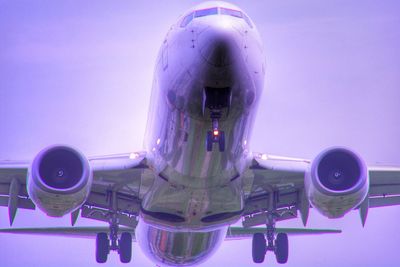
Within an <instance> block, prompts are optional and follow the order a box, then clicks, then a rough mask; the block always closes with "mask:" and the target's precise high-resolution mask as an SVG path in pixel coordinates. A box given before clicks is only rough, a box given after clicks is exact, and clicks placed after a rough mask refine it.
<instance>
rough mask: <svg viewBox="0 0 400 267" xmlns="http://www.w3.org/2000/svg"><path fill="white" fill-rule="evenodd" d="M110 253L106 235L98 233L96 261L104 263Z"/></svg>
mask: <svg viewBox="0 0 400 267" xmlns="http://www.w3.org/2000/svg"><path fill="white" fill-rule="evenodd" d="M109 253H110V240H109V239H108V235H107V234H106V233H98V234H97V236H96V261H97V262H98V263H105V262H106V261H107V257H108V254H109Z"/></svg>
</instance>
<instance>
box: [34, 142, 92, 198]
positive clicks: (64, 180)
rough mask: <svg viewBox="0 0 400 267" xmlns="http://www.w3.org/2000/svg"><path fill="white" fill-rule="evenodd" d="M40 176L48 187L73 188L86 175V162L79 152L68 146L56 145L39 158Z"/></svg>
mask: <svg viewBox="0 0 400 267" xmlns="http://www.w3.org/2000/svg"><path fill="white" fill-rule="evenodd" d="M38 160H39V161H40V163H39V168H38V169H39V175H38V178H40V179H41V180H42V182H43V183H44V184H45V185H47V186H48V187H51V188H55V189H61V190H63V189H71V188H73V187H74V186H76V185H77V184H78V183H79V182H80V181H81V180H82V177H84V173H83V170H84V166H83V165H84V163H83V160H82V158H81V156H80V155H79V154H77V153H76V151H73V150H72V149H70V148H67V147H56V148H53V149H51V150H49V151H47V153H46V154H44V155H43V157H42V158H40V159H38Z"/></svg>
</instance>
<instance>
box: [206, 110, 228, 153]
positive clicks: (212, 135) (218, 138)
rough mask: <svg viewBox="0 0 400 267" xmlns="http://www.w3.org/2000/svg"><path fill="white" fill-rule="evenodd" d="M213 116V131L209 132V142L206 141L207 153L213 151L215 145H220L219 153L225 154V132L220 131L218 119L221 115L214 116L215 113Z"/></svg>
mask: <svg viewBox="0 0 400 267" xmlns="http://www.w3.org/2000/svg"><path fill="white" fill-rule="evenodd" d="M219 114H220V113H219ZM211 116H212V124H213V130H212V131H208V132H207V140H206V146H207V151H212V148H213V147H212V146H213V144H214V143H218V147H219V151H220V152H223V151H225V132H224V131H220V130H219V127H218V119H219V117H220V115H219V116H216V115H214V116H213V113H211Z"/></svg>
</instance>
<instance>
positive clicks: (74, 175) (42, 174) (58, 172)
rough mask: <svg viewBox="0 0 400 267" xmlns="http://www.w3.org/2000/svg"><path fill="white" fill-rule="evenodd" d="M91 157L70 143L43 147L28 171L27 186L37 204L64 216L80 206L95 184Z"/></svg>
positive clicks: (43, 208)
mask: <svg viewBox="0 0 400 267" xmlns="http://www.w3.org/2000/svg"><path fill="white" fill-rule="evenodd" d="M92 179H93V175H92V171H91V169H90V165H89V161H88V160H87V159H86V158H85V156H83V154H82V153H80V152H78V151H77V150H75V149H73V148H71V147H67V146H52V147H48V148H45V149H43V150H42V151H40V152H39V154H38V155H37V156H36V157H35V158H34V160H33V162H32V165H31V167H30V168H29V171H28V180H27V190H28V194H29V197H30V198H31V199H32V201H33V202H34V203H35V205H36V206H37V207H38V208H39V209H40V210H42V211H43V212H45V213H46V214H47V215H48V216H51V217H61V216H64V215H65V214H68V213H70V212H73V211H74V210H76V209H77V208H79V207H80V206H81V205H82V204H83V203H84V202H85V201H86V199H87V197H88V195H89V193H90V188H91V184H92Z"/></svg>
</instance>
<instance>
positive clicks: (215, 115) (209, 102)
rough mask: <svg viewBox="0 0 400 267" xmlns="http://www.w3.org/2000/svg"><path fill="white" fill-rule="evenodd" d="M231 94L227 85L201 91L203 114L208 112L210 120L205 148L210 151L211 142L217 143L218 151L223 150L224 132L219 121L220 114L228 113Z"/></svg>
mask: <svg viewBox="0 0 400 267" xmlns="http://www.w3.org/2000/svg"><path fill="white" fill-rule="evenodd" d="M231 101H232V94H231V89H230V88H229V87H226V88H211V87H206V88H204V91H203V106H202V112H203V116H205V114H206V110H207V114H208V111H209V112H210V119H211V121H212V130H211V131H208V132H207V140H206V148H207V151H208V152H210V151H212V149H213V144H214V143H218V148H219V151H220V152H224V151H225V133H224V131H221V130H220V128H219V121H220V119H221V118H222V116H223V115H224V116H228V115H229V109H230V106H231Z"/></svg>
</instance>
